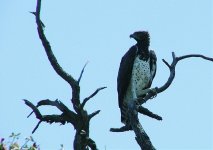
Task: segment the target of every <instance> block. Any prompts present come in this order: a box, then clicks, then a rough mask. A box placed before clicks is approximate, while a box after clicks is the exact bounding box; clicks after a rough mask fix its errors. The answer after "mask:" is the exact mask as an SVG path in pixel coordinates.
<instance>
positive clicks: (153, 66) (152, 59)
mask: <svg viewBox="0 0 213 150" xmlns="http://www.w3.org/2000/svg"><path fill="white" fill-rule="evenodd" d="M156 70H157V57H156V55H155V52H154V51H153V50H150V71H151V76H152V80H153V79H154V77H155V74H156Z"/></svg>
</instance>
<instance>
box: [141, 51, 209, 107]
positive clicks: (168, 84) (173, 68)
mask: <svg viewBox="0 0 213 150" xmlns="http://www.w3.org/2000/svg"><path fill="white" fill-rule="evenodd" d="M192 57H199V58H203V59H205V60H209V61H213V58H211V57H206V56H204V55H200V54H190V55H184V56H180V57H176V56H175V53H174V52H172V58H173V61H172V63H171V65H169V63H168V62H167V61H165V60H164V59H163V62H164V63H165V64H166V66H167V67H168V68H169V70H170V75H169V78H168V80H167V81H166V83H165V84H164V85H162V86H161V87H159V88H158V87H156V88H155V90H156V93H161V92H163V91H165V90H166V89H167V88H168V87H169V86H170V85H171V83H172V81H173V80H174V78H175V67H176V65H177V63H178V62H179V61H180V60H183V59H186V58H192ZM154 95H155V93H153V92H149V93H147V95H146V96H145V97H144V98H138V99H137V100H138V102H139V104H143V103H145V102H146V101H147V100H149V99H150V98H151V97H153V96H154Z"/></svg>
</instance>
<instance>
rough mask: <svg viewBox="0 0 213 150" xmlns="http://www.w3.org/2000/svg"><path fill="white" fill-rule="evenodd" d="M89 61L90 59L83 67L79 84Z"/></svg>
mask: <svg viewBox="0 0 213 150" xmlns="http://www.w3.org/2000/svg"><path fill="white" fill-rule="evenodd" d="M88 63H89V61H87V62H86V64H85V65H84V67H83V69H82V70H81V74H80V76H79V78H78V84H79V83H80V81H81V78H82V75H83V73H84V69H85V67H86V66H87V64H88Z"/></svg>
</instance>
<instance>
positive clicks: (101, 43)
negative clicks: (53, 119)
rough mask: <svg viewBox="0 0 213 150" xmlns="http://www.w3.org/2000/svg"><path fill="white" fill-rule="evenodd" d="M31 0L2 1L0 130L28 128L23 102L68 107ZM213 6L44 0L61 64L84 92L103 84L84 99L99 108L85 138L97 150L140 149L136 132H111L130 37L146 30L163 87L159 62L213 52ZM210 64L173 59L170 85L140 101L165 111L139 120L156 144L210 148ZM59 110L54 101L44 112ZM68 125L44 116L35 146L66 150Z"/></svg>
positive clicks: (164, 74)
mask: <svg viewBox="0 0 213 150" xmlns="http://www.w3.org/2000/svg"><path fill="white" fill-rule="evenodd" d="M35 6H36V1H35V0H34V1H29V0H22V1H20V0H1V2H0V11H1V13H0V18H1V24H0V30H1V34H0V40H1V42H0V64H1V70H0V118H1V121H0V137H8V136H9V135H10V133H11V132H16V133H19V132H20V133H22V138H24V137H27V136H29V135H31V131H32V130H33V128H34V127H35V125H36V124H37V121H38V120H37V119H36V118H35V116H34V115H32V116H31V117H30V118H26V116H27V115H28V114H29V112H30V111H31V110H30V109H29V108H28V107H27V106H25V104H24V103H23V101H22V99H28V100H30V101H31V102H33V103H34V104H36V102H38V101H39V100H42V99H46V98H49V99H51V100H55V99H57V98H58V99H59V100H61V101H63V102H64V103H65V104H67V105H68V106H70V108H71V105H70V101H69V100H70V98H71V90H70V88H69V86H68V84H67V83H66V82H65V81H63V80H62V79H61V78H60V77H59V76H57V75H56V73H55V72H54V70H53V69H52V68H51V66H50V64H49V62H48V60H47V57H46V55H45V52H44V50H43V47H42V45H41V42H40V40H39V38H38V35H37V31H36V24H35V18H34V16H33V15H31V14H30V13H29V11H34V10H35ZM212 10H213V5H212V2H211V0H206V1H202V0H187V1H184V0H163V1H162V0H161V1H160V0H149V1H145V0H131V1H121V0H117V1H113V0H108V1H100V0H92V1H86V2H85V1H82V0H79V1H78V2H76V1H70V0H62V1H50V0H45V1H43V4H42V12H41V16H42V20H43V22H44V24H45V25H46V28H45V33H46V36H47V38H48V40H49V41H50V43H51V45H52V48H53V52H54V53H55V55H56V57H57V59H58V61H59V63H60V64H61V66H62V67H63V68H64V69H65V70H66V71H67V72H69V73H70V74H71V75H73V76H74V77H75V78H78V76H79V74H80V71H81V69H82V67H83V65H84V64H85V63H86V62H87V61H89V64H88V66H87V67H86V70H85V73H84V76H83V78H82V81H81V98H82V99H83V98H85V97H86V96H88V95H90V94H91V93H92V92H93V91H94V90H95V89H96V88H98V87H101V86H107V87H108V88H107V89H105V90H104V91H101V92H100V93H99V94H98V95H97V96H96V97H95V98H93V99H92V100H91V101H90V102H89V103H88V104H87V105H86V108H87V110H88V112H90V113H91V112H93V111H95V110H98V109H100V110H101V113H100V114H99V115H98V116H96V117H95V118H94V119H93V120H92V121H91V130H90V136H91V137H92V138H93V139H94V140H95V141H96V144H97V146H98V148H99V149H100V150H102V149H103V150H104V149H105V148H106V149H107V150H119V149H122V150H124V149H126V150H129V149H139V146H138V145H137V143H136V141H135V140H134V134H133V133H132V132H125V133H111V132H109V128H111V127H120V126H121V125H122V124H121V123H120V111H119V109H118V103H117V92H116V78H117V71H118V67H119V62H120V59H121V57H122V56H123V54H124V53H125V52H126V51H127V50H128V49H129V47H131V46H132V45H134V44H135V41H134V40H133V39H129V35H130V34H131V33H133V32H134V31H138V30H147V31H149V33H150V36H151V45H150V49H154V50H155V52H156V54H157V57H158V68H157V69H158V70H157V75H156V77H155V80H154V82H153V87H155V86H161V85H162V84H163V83H165V81H166V80H167V78H168V75H169V71H168V69H167V67H166V66H165V65H164V64H163V62H162V61H161V59H166V60H167V61H169V62H171V58H172V57H171V52H172V51H174V52H175V53H176V55H177V56H181V55H185V54H193V53H194V54H203V55H206V56H210V57H213V44H212V41H213V36H212V35H213V24H212V21H213V16H212V14H213V12H212ZM212 90H213V64H212V63H211V62H208V61H204V60H202V59H199V58H191V59H187V60H183V61H181V62H179V63H178V65H177V68H176V77H175V79H174V82H173V84H172V85H171V86H170V88H169V89H168V90H167V91H165V92H164V93H161V94H159V95H158V96H157V97H156V98H155V99H153V100H151V101H148V102H147V103H146V104H145V106H146V107H147V108H149V109H150V110H151V111H153V112H155V113H158V114H159V115H161V116H162V117H163V121H161V122H159V121H156V120H153V119H150V118H148V117H146V116H142V115H140V122H141V124H142V126H143V127H144V129H145V130H146V132H147V134H148V135H149V136H150V139H151V141H152V142H153V145H154V146H155V147H156V148H157V149H159V150H168V149H169V150H190V149H191V150H195V149H196V150H210V149H213V143H212V141H213V102H212V101H213V94H212V92H213V91H212ZM41 111H42V113H44V114H51V113H57V112H58V111H57V110H56V109H54V108H51V107H47V108H42V109H41ZM74 133H75V131H74V129H73V127H72V126H70V125H65V126H60V125H59V124H53V125H49V124H46V123H42V124H41V125H40V127H39V128H38V130H37V131H36V132H35V133H34V134H33V137H34V139H35V140H36V141H37V142H38V144H40V147H41V149H42V150H43V149H50V150H54V149H55V150H56V149H59V147H60V144H64V146H65V149H72V142H73V137H74Z"/></svg>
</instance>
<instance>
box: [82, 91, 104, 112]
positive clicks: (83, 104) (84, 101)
mask: <svg viewBox="0 0 213 150" xmlns="http://www.w3.org/2000/svg"><path fill="white" fill-rule="evenodd" d="M105 88H107V87H100V88H98V89H96V91H95V92H94V93H92V94H91V95H90V96H89V97H86V98H85V99H84V100H83V102H82V104H81V108H84V106H85V104H86V103H87V101H89V100H90V99H91V98H93V97H94V96H95V95H96V94H98V92H99V91H101V90H103V89H105Z"/></svg>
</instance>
